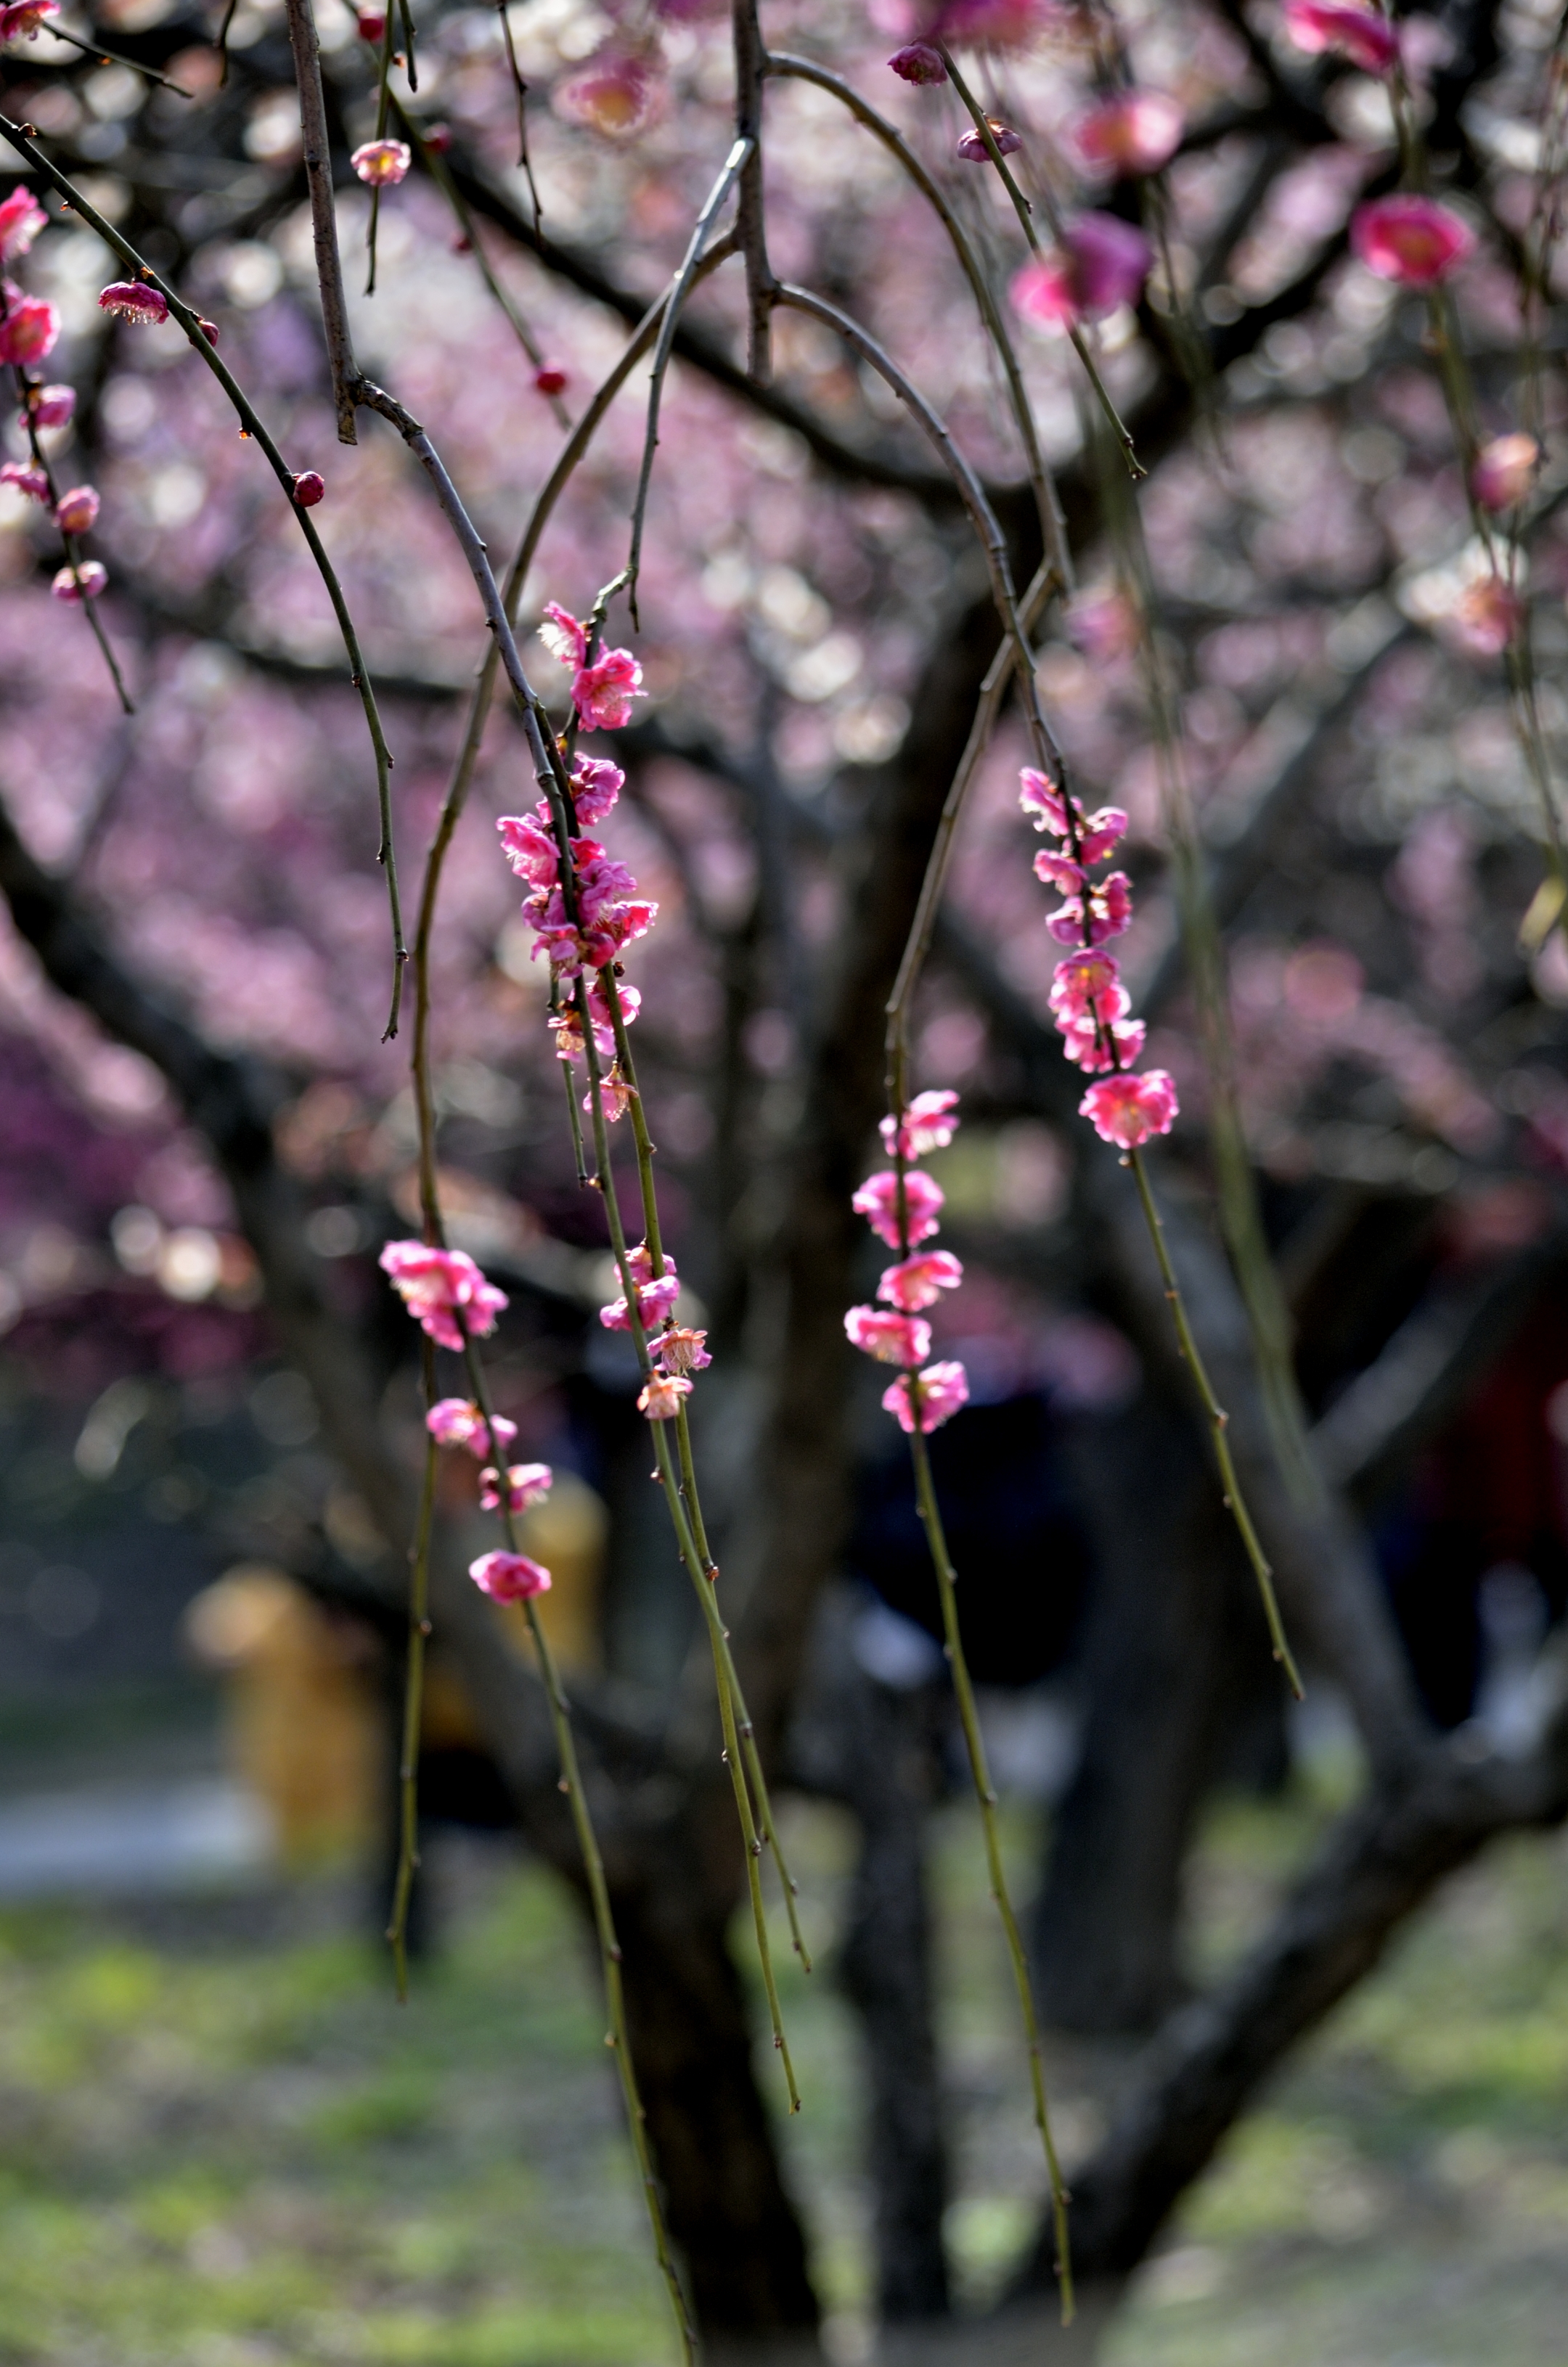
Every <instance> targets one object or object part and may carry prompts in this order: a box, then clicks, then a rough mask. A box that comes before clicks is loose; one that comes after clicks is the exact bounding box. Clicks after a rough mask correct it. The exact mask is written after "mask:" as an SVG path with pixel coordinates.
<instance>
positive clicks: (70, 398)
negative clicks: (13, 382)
mask: <svg viewBox="0 0 1568 2367" xmlns="http://www.w3.org/2000/svg"><path fill="white" fill-rule="evenodd" d="M75 409H76V390H75V388H74V386H31V387H29V388H28V407H27V409H26V410H25V411H24V412H23V413H21V414H20V420H21V425H23V426H24V427H25V426H26V425H28V421H29V420H30V421H31V422H32V425H34V426H35V427H64V426H65V425H68V423H69V422H70V420H71V418H72V415H73V413H74V411H75Z"/></svg>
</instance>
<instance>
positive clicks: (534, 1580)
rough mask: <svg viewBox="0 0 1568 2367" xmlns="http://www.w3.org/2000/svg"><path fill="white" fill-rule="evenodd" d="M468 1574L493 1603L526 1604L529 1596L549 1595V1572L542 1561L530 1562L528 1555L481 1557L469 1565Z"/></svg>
mask: <svg viewBox="0 0 1568 2367" xmlns="http://www.w3.org/2000/svg"><path fill="white" fill-rule="evenodd" d="M468 1574H469V1576H470V1578H472V1580H473V1582H474V1584H475V1586H477V1587H478V1589H479V1591H480V1592H481V1594H488V1596H489V1597H490V1600H491V1601H492V1603H526V1602H527V1601H528V1596H529V1595H530V1594H548V1593H549V1592H550V1572H549V1570H547V1569H545V1567H544V1565H543V1563H542V1562H537V1561H530V1560H529V1559H528V1556H527V1554H519V1553H487V1554H481V1555H480V1557H479V1559H478V1560H477V1561H471V1562H470V1564H469V1566H468Z"/></svg>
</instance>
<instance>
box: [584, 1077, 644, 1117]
mask: <svg viewBox="0 0 1568 2367" xmlns="http://www.w3.org/2000/svg"><path fill="white" fill-rule="evenodd" d="M636 1098H637V1096H636V1093H635V1090H634V1088H633V1087H632V1086H631V1085H629V1084H628V1083H627V1082H626V1079H625V1078H624V1077H623V1076H622V1075H621V1073H620V1068H619V1063H617V1065H616V1066H615V1067H613V1068H612V1069H611V1070H609V1072H608V1075H607V1076H603V1077H601V1078H600V1079H599V1104H600V1107H601V1108H602V1109H603V1111H604V1114H605V1124H606V1125H607V1126H615V1125H617V1124H618V1123H619V1120H620V1119H621V1118H623V1117H624V1116H626V1113H627V1111H628V1110H629V1109H630V1108H631V1104H632V1103H633V1102H634V1101H635V1100H636ZM583 1107H584V1108H585V1110H586V1111H587V1112H588V1114H589V1116H592V1115H593V1108H594V1095H593V1089H592V1087H590V1088H589V1090H588V1091H587V1092H586V1093H585V1094H584V1095H583Z"/></svg>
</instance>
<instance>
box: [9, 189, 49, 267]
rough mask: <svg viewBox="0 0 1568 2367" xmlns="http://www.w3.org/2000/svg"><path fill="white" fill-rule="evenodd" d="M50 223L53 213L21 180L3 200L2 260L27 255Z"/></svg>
mask: <svg viewBox="0 0 1568 2367" xmlns="http://www.w3.org/2000/svg"><path fill="white" fill-rule="evenodd" d="M48 222H49V216H48V215H47V214H46V213H45V212H44V210H43V208H42V207H41V206H40V203H39V201H38V199H37V198H35V197H34V195H33V193H32V191H31V190H30V189H29V188H28V186H27V184H26V182H25V181H18V182H17V186H16V187H15V188H14V189H13V190H12V192H11V194H10V196H9V197H8V198H5V199H3V200H0V263H9V262H11V261H12V260H13V259H14V258H15V257H16V256H17V255H26V253H27V251H28V247H29V246H31V244H32V243H33V241H34V239H35V238H36V237H37V236H38V234H39V232H40V230H43V229H45V228H47V226H48Z"/></svg>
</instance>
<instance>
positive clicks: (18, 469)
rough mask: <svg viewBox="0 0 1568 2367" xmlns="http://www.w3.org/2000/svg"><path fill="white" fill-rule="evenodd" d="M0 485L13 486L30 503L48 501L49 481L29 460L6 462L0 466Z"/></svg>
mask: <svg viewBox="0 0 1568 2367" xmlns="http://www.w3.org/2000/svg"><path fill="white" fill-rule="evenodd" d="M0 485H15V487H16V489H17V493H26V494H27V495H28V498H29V500H31V501H35V502H47V501H48V499H49V479H48V478H47V477H46V476H45V475H44V472H43V470H41V469H40V468H39V467H38V466H37V465H36V464H35V463H34V462H33V461H31V460H7V461H6V462H5V464H4V466H0Z"/></svg>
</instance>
